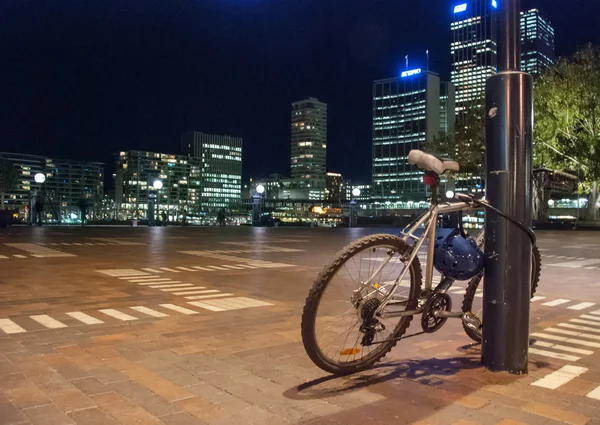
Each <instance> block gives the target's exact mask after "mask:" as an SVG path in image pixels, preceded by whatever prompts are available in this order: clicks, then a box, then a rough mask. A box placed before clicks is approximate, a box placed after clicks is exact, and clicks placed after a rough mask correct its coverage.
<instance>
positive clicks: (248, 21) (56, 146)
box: [0, 0, 600, 183]
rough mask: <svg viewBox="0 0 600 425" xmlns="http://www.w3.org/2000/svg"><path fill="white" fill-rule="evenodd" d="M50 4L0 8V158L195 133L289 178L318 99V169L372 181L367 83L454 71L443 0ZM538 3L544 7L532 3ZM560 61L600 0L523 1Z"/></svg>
mask: <svg viewBox="0 0 600 425" xmlns="http://www.w3.org/2000/svg"><path fill="white" fill-rule="evenodd" d="M423 3H424V2H423V1H418V0H409V1H404V2H401V1H398V0H395V1H392V0H378V1H373V2H370V3H369V4H365V2H350V3H348V2H347V3H344V8H343V9H342V8H341V7H340V6H339V4H338V3H336V2H333V1H323V0H321V1H318V0H303V1H300V0H295V1H294V0H289V1H286V2H277V3H276V2H274V1H272V0H244V1H242V0H238V1H234V0H220V1H217V0H205V1H202V2H198V1H195V2H194V1H178V2H174V1H172V0H171V1H160V0H155V1H151V2H147V3H145V4H144V5H140V4H139V2H136V1H132V0H120V1H116V0H102V1H100V0H95V1H94V0H90V1H87V2H85V3H81V2H76V1H57V2H54V3H53V5H52V7H51V6H47V5H43V6H40V5H39V4H34V3H33V2H22V1H19V2H17V1H15V2H9V1H6V2H4V3H3V4H2V5H1V6H0V27H1V28H0V48H1V49H2V51H3V53H4V57H5V66H4V67H2V69H1V70H0V81H2V83H1V84H2V93H3V96H2V101H1V103H0V104H1V105H2V106H1V110H0V111H1V114H0V117H1V118H0V119H1V122H0V123H1V128H2V129H3V134H2V136H3V137H2V142H0V151H13V152H19V153H30V154H37V155H48V156H52V157H60V158H65V159H81V160H89V161H97V162H104V163H106V171H107V174H110V173H111V172H112V170H113V168H114V167H113V161H112V159H113V155H114V154H116V153H118V152H119V151H122V150H130V149H138V150H148V151H155V152H163V153H180V148H179V147H180V136H181V135H182V134H184V133H185V132H188V131H190V130H192V129H195V130H197V131H202V132H205V133H215V134H223V135H232V136H239V137H242V138H243V139H244V163H243V166H244V178H245V179H247V178H248V177H249V176H254V177H264V176H266V175H267V174H269V173H281V174H284V175H287V174H289V145H290V105H291V103H292V102H293V101H297V100H300V99H302V98H305V97H309V96H312V97H316V98H318V99H319V100H321V101H323V102H325V103H327V104H328V110H329V122H328V124H329V134H328V138H329V140H328V169H329V171H334V172H341V173H342V174H343V175H344V176H345V177H346V178H351V179H354V180H356V181H359V182H363V183H368V182H370V172H371V89H372V83H373V81H374V80H377V79H382V78H388V77H393V76H394V75H396V74H397V72H398V70H399V69H401V67H403V65H404V56H405V55H406V54H408V55H409V57H410V61H411V63H413V64H415V67H423V68H424V67H425V50H427V49H429V51H430V66H429V69H430V70H432V71H434V72H437V73H439V74H440V75H441V77H442V78H443V79H448V78H449V70H450V49H449V44H450V30H449V26H450V19H451V7H452V5H453V4H454V3H456V2H450V1H447V0H429V1H428V2H427V5H426V6H424V5H423ZM542 3H544V4H542ZM532 7H537V8H538V9H540V11H541V12H542V14H543V15H544V16H546V17H547V18H549V19H550V21H551V22H552V24H553V26H554V28H555V31H556V53H557V56H565V55H570V54H571V53H573V51H575V49H576V48H577V47H580V46H582V45H584V44H586V43H588V42H592V43H600V39H599V38H600V36H599V35H597V33H596V31H595V29H594V23H595V22H594V20H595V16H597V13H598V12H599V11H600V5H592V4H590V3H589V2H585V1H582V0H577V1H572V2H570V4H569V5H568V6H565V3H564V1H561V0H523V8H524V9H528V8H532Z"/></svg>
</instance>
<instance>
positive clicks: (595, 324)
mask: <svg viewBox="0 0 600 425" xmlns="http://www.w3.org/2000/svg"><path fill="white" fill-rule="evenodd" d="M569 322H573V323H580V324H582V325H590V326H598V327H600V322H596V321H594V320H583V319H570V320H569Z"/></svg>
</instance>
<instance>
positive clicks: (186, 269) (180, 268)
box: [175, 267, 197, 272]
mask: <svg viewBox="0 0 600 425" xmlns="http://www.w3.org/2000/svg"><path fill="white" fill-rule="evenodd" d="M175 268H176V269H178V270H183V271H184V272H195V271H197V270H194V269H190V268H189V267H175Z"/></svg>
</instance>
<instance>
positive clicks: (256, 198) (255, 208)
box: [252, 184, 265, 227]
mask: <svg viewBox="0 0 600 425" xmlns="http://www.w3.org/2000/svg"><path fill="white" fill-rule="evenodd" d="M264 193H265V187H264V186H263V185H262V184H259V185H258V186H256V193H255V194H254V195H253V196H252V226H253V227H256V226H260V213H261V208H260V207H261V200H262V197H263V194H264Z"/></svg>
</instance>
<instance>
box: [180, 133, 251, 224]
mask: <svg viewBox="0 0 600 425" xmlns="http://www.w3.org/2000/svg"><path fill="white" fill-rule="evenodd" d="M182 143H183V146H184V149H185V152H186V153H187V154H188V155H189V156H190V158H198V159H200V160H201V164H202V171H201V188H202V191H201V193H200V208H201V210H202V211H203V212H205V213H207V214H210V215H214V214H215V213H217V212H218V211H219V210H221V209H225V210H228V209H230V208H233V207H234V206H235V205H237V204H238V203H239V201H240V200H241V196H242V138H241V137H231V136H220V135H214V134H205V133H200V132H198V131H192V132H190V133H187V134H184V135H183V136H182Z"/></svg>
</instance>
